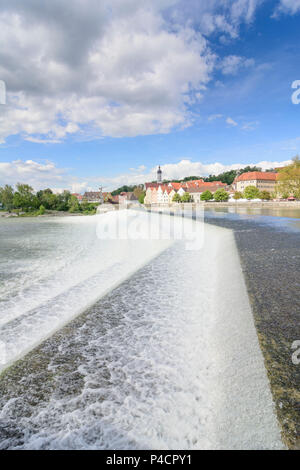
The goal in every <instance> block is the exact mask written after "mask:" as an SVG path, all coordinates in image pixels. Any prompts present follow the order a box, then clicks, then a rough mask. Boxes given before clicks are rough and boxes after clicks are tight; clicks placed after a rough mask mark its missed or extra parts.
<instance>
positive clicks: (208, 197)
mask: <svg viewBox="0 0 300 470" xmlns="http://www.w3.org/2000/svg"><path fill="white" fill-rule="evenodd" d="M213 198H214V197H213V194H212V193H211V192H210V191H208V190H207V191H204V192H203V193H202V194H201V196H200V199H201V201H210V200H211V199H213Z"/></svg>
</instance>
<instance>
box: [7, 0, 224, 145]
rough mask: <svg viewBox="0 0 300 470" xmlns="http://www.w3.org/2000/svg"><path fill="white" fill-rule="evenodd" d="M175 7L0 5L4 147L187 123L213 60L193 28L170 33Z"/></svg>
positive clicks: (90, 1)
mask: <svg viewBox="0 0 300 470" xmlns="http://www.w3.org/2000/svg"><path fill="white" fill-rule="evenodd" d="M173 3H174V2H172V1H170V0H169V1H164V2H158V1H154V2H152V1H151V2H148V1H140V0H139V1H138V0H122V1H119V0H116V1H115V2H114V3H113V4H111V2H110V1H108V0H103V1H102V2H98V1H96V0H84V1H83V0H73V1H72V2H64V3H62V2H60V1H58V0H52V1H51V2H50V4H48V5H47V6H45V5H43V6H42V5H41V3H40V1H38V0H28V1H27V2H26V3H25V2H24V3H23V2H19V1H17V0H11V1H10V2H5V1H3V0H0V11H1V13H0V76H1V79H3V80H4V81H5V82H6V85H7V90H8V100H7V106H5V107H3V108H1V114H0V142H2V143H3V142H4V141H5V139H6V138H7V137H8V136H10V135H14V134H20V135H22V136H23V138H25V139H27V140H30V141H31V142H46V143H48V142H53V143H57V142H60V141H61V140H62V139H64V138H67V137H68V136H72V135H74V134H76V135H79V136H80V137H81V138H84V136H85V135H88V136H89V135H91V134H93V135H94V136H98V137H99V136H112V137H123V136H136V135H141V134H156V133H167V132H170V130H171V129H173V128H174V127H185V126H187V125H189V124H190V123H191V116H190V114H189V110H188V101H189V99H188V98H189V94H190V93H191V92H193V94H194V95H195V96H197V97H198V99H199V98H201V96H202V92H203V89H204V87H205V84H206V83H207V82H208V81H209V79H210V74H211V71H212V69H213V64H214V61H215V56H214V55H213V54H212V53H211V51H210V49H209V48H208V44H207V41H206V40H205V39H204V37H203V36H202V35H201V34H200V33H199V32H196V31H195V30H194V29H192V28H190V27H188V26H186V25H182V26H178V27H177V28H176V30H175V29H171V28H169V25H168V23H166V21H165V20H164V18H163V16H162V11H161V10H162V8H165V7H167V6H170V5H172V4H173Z"/></svg>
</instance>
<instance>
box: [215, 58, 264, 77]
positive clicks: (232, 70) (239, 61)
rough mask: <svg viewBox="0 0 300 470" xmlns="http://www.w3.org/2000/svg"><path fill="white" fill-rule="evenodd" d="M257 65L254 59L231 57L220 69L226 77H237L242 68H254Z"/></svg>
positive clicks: (223, 61)
mask: <svg viewBox="0 0 300 470" xmlns="http://www.w3.org/2000/svg"><path fill="white" fill-rule="evenodd" d="M254 64H255V61H254V59H247V58H246V57H240V56H236V55H229V56H227V57H224V59H223V60H222V61H221V63H220V64H219V68H220V69H221V70H222V73H223V74H224V75H236V74H237V73H238V71H239V70H240V69H242V68H249V67H253V66H254Z"/></svg>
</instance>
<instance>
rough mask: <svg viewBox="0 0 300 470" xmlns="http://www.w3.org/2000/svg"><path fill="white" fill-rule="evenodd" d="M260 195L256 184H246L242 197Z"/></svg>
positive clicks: (257, 196)
mask: <svg viewBox="0 0 300 470" xmlns="http://www.w3.org/2000/svg"><path fill="white" fill-rule="evenodd" d="M259 197H260V191H259V189H258V188H257V187H256V186H247V188H245V189H244V198H245V199H257V198H259Z"/></svg>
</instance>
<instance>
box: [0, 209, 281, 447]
mask: <svg viewBox="0 0 300 470" xmlns="http://www.w3.org/2000/svg"><path fill="white" fill-rule="evenodd" d="M99 217H102V216H99ZM107 217H108V218H110V217H111V218H118V217H122V216H120V215H118V214H109V215H108V216H107ZM150 217H151V218H152V221H154V223H157V217H159V216H158V215H154V214H153V215H151V216H150ZM162 217H168V216H162ZM173 219H176V218H173ZM98 223H99V218H98V219H97V218H93V217H91V218H65V219H55V220H54V219H52V220H49V219H42V220H37V219H35V220H24V221H20V220H8V221H0V224H1V225H0V243H1V260H0V270H1V280H2V283H1V303H0V335H1V336H0V339H2V341H3V342H4V343H5V344H6V347H7V358H6V361H7V363H9V362H12V361H13V360H15V359H16V358H17V357H20V356H22V355H23V354H24V353H25V352H26V351H28V350H30V349H32V347H33V346H34V345H35V344H38V343H39V342H41V341H42V339H44V338H46V337H48V336H50V334H51V333H53V331H55V330H57V329H58V328H59V327H60V326H61V325H63V324H64V323H66V322H67V321H69V320H70V319H71V318H72V317H74V316H76V315H78V314H79V313H80V312H81V311H83V310H85V309H87V307H88V306H89V305H91V304H94V306H93V307H92V308H91V309H90V310H87V313H86V314H85V317H83V318H82V320H81V323H80V322H79V324H78V327H76V328H74V331H72V332H71V333H68V334H66V336H65V337H64V338H63V339H62V340H56V342H55V344H54V345H53V344H52V343H51V339H49V340H48V341H49V345H48V346H47V345H46V349H47V357H48V361H49V364H48V366H47V370H48V372H49V371H50V372H51V374H53V377H52V379H51V380H52V381H53V383H54V385H53V387H54V388H53V389H51V390H52V391H51V392H49V393H48V395H47V396H46V397H44V398H40V399H39V400H40V402H39V404H38V405H36V403H35V404H34V405H32V404H31V401H30V399H28V395H30V396H31V391H30V387H34V386H37V387H42V384H40V383H39V380H40V379H39V376H38V375H37V376H35V375H34V371H32V372H30V371H28V369H26V368H24V374H29V375H31V374H32V376H31V378H30V380H29V381H28V383H29V385H28V388H27V387H26V389H25V391H24V392H22V393H23V395H22V396H20V397H15V396H13V397H12V396H7V397H5V396H4V397H2V399H1V400H0V424H1V425H2V426H4V428H5V429H6V430H10V431H7V433H6V434H5V435H6V436H8V437H6V438H5V439H3V440H2V442H1V443H0V448H1V447H2V448H25V449H33V448H34V449H41V448H47V449H53V448H56V449H61V448H63V449H81V448H92V449H95V448H96V449H109V448H114V449H121V448H125V449H126V448H128V449H141V448H149V449H153V448H167V449H176V448H177V449H178V448H182V449H192V448H194V449H197V448H205V449H212V448H246V449H247V448H248V449H249V448H281V447H282V444H281V441H280V433H279V429H278V425H277V421H276V418H275V414H274V410H273V403H272V398H271V393H270V389H269V385H268V381H267V378H266V373H265V369H264V365H263V359H262V355H261V352H260V349H259V346H258V341H257V336H256V332H255V328H254V325H253V320H252V315H251V309H250V305H249V301H248V297H247V293H246V289H245V285H244V281H243V276H242V272H241V268H240V264H239V258H238V254H237V251H236V248H235V243H234V238H233V235H232V233H231V231H230V230H226V229H222V228H217V227H213V226H209V225H205V230H204V239H203V243H202V245H201V247H200V248H198V249H197V250H187V249H186V247H187V245H186V243H185V241H184V240H179V241H176V242H174V243H172V242H170V241H168V240H156V241H155V240H153V241H151V242H150V241H145V240H144V241H142V240H140V241H137V240H123V241H121V242H120V241H116V240H103V239H99V238H98V237H97V236H96V225H97V224H98ZM195 223H197V224H200V223H201V222H195ZM140 268H141V269H140ZM138 269H140V270H139V271H138ZM137 271H138V272H137ZM134 272H136V274H135V275H133V277H131V278H129V276H130V275H132V274H133V273H134ZM125 279H128V280H127V281H126V282H124V280H125ZM122 281H123V283H122V284H121V282H122ZM117 285H119V287H117V288H116V289H115V290H114V291H112V292H111V293H109V294H108V295H107V296H106V297H105V298H103V299H102V300H97V299H100V297H102V296H103V295H104V294H105V293H107V292H108V291H109V289H111V288H112V287H113V286H115V287H116V286H117ZM57 341H58V343H59V344H58V345H57ZM45 344H47V343H45ZM74 357H76V358H79V359H77V360H76V361H74ZM73 363H74V364H73ZM67 364H71V365H70V367H73V370H71V371H70V370H69V371H68V373H66V372H64V370H65V369H64V368H66V365H67ZM72 364H73V365H72ZM72 374H73V375H72ZM74 374H75V375H76V374H77V376H79V377H80V380H78V381H77V382H78V383H77V382H76V380H75V382H74V383H73V385H72V386H71V387H70V383H69V382H70V380H72V377H74V376H75V375H74ZM70 377H71V379H70ZM34 384H35V385H34ZM31 399H32V397H31ZM27 401H28V403H27ZM22 408H24V410H25V409H26V411H24V412H22ZM0 435H1V434H0ZM16 436H17V437H16Z"/></svg>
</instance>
